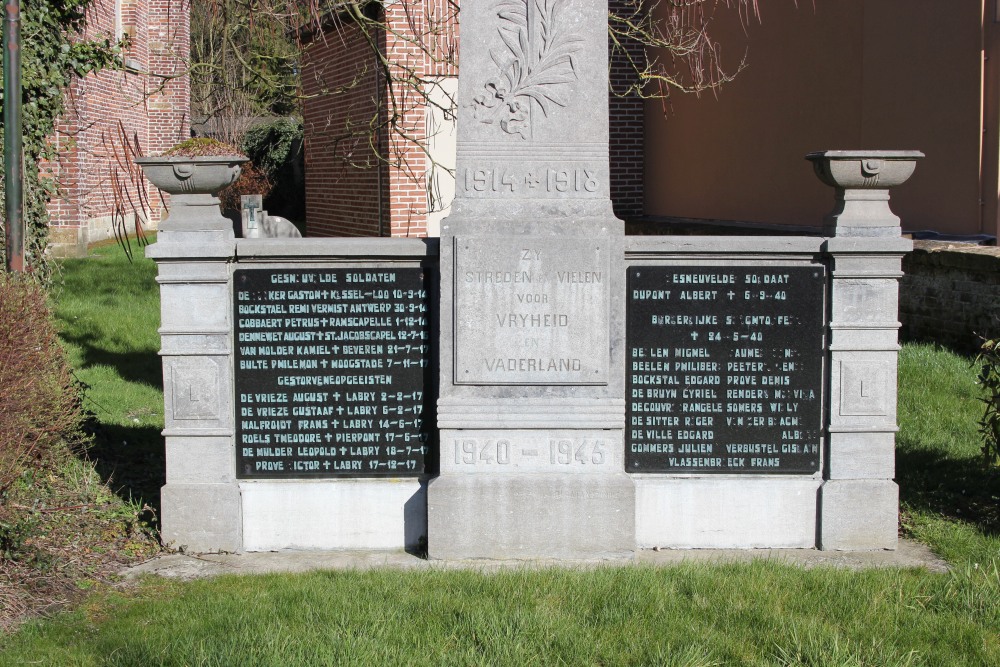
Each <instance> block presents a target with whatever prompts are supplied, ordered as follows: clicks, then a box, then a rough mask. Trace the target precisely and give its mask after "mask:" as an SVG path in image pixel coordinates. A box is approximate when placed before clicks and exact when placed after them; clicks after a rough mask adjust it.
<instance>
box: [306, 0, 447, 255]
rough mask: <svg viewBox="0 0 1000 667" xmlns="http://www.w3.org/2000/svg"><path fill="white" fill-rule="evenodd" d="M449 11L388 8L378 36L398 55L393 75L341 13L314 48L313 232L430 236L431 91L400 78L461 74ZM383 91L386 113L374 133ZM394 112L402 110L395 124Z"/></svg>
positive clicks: (436, 6) (426, 5) (310, 127)
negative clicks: (454, 63) (427, 143)
mask: <svg viewBox="0 0 1000 667" xmlns="http://www.w3.org/2000/svg"><path fill="white" fill-rule="evenodd" d="M451 11H452V8H451V5H449V4H448V3H447V2H446V0H427V1H426V2H424V1H422V0H418V1H417V2H408V3H406V4H404V3H393V4H391V5H389V6H388V7H387V8H386V9H385V12H386V13H385V16H384V20H385V23H386V25H387V27H388V28H389V29H388V30H387V31H385V33H383V34H381V35H380V39H381V42H380V44H381V49H382V50H383V52H384V53H385V54H386V55H387V59H388V60H389V62H391V69H390V72H389V75H388V77H386V76H385V74H384V73H378V74H376V72H375V67H376V65H377V62H376V58H375V56H374V54H373V53H372V50H371V46H370V45H369V44H368V42H367V41H366V39H365V38H364V35H363V33H362V32H361V29H360V28H358V27H357V26H355V25H350V24H345V23H342V22H338V23H337V24H335V25H332V26H330V27H328V28H327V29H326V31H325V33H324V36H325V39H324V38H321V37H316V38H315V39H314V40H313V41H312V43H311V44H310V45H309V47H308V48H307V50H306V56H305V59H304V64H303V69H302V74H303V92H304V93H305V96H306V102H305V105H304V110H303V115H304V117H305V134H306V156H305V158H306V231H307V233H308V235H309V236H375V235H378V234H379V233H380V230H381V233H383V234H386V235H391V236H417V237H420V236H426V234H427V185H426V173H425V172H426V168H427V159H426V155H425V154H424V150H423V148H422V145H423V143H424V140H425V136H426V132H425V130H426V128H425V124H426V119H425V115H424V114H425V109H424V103H423V102H424V99H423V95H421V94H419V93H417V92H416V91H414V90H413V88H412V87H410V86H407V85H402V84H399V83H394V81H396V80H409V79H411V78H414V77H415V78H417V79H423V78H425V77H430V76H449V75H450V76H454V75H455V72H454V71H452V68H451V67H450V66H449V65H448V64H447V62H446V61H447V60H448V59H449V57H450V56H452V55H453V54H454V53H455V52H456V51H457V33H458V28H457V26H456V25H454V24H450V25H447V24H443V21H442V20H441V19H440V17H441V16H447V15H449V12H451ZM428 53H433V54H434V55H433V56H429V55H428ZM387 78H388V81H387ZM376 98H379V100H380V102H381V115H380V116H378V118H377V120H376V121H375V122H374V125H376V126H377V127H378V131H377V132H376V133H372V132H371V131H370V129H369V128H370V127H371V125H372V122H373V119H374V118H375V117H376V110H377V109H378V108H379V107H378V103H377V102H376ZM387 118H393V119H394V122H393V123H392V126H391V127H389V126H388V125H387V124H386V119H387ZM380 191H381V201H382V207H381V209H380V208H379V196H378V195H379V192H380ZM380 215H381V226H380V225H379V219H380Z"/></svg>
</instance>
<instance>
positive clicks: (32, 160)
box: [0, 0, 124, 280]
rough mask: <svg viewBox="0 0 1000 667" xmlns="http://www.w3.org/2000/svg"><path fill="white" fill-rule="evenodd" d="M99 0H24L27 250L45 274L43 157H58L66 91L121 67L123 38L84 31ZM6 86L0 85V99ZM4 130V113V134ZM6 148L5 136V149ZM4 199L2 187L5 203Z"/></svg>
mask: <svg viewBox="0 0 1000 667" xmlns="http://www.w3.org/2000/svg"><path fill="white" fill-rule="evenodd" d="M94 1H95V0H21V85H22V93H21V104H22V112H21V114H22V123H23V127H22V134H23V136H24V196H23V201H24V226H25V230H24V232H25V245H26V248H25V251H26V260H27V264H28V266H29V267H31V271H32V272H33V273H34V274H35V275H36V277H38V278H39V279H41V280H45V279H47V277H48V275H49V267H48V264H47V261H46V258H45V254H44V253H45V247H46V245H47V243H48V213H47V210H46V206H47V204H48V202H49V199H50V198H51V196H52V195H53V194H54V188H55V184H54V183H53V182H52V180H51V179H47V178H43V177H42V175H41V174H40V172H39V162H40V161H42V160H52V159H54V158H55V155H56V151H57V149H58V147H57V146H55V145H54V144H53V143H52V141H51V139H50V138H51V137H52V135H53V132H54V130H55V126H56V123H57V122H58V119H59V116H60V114H61V113H62V112H63V109H64V106H63V94H64V92H65V90H66V88H67V87H68V86H69V84H70V83H71V81H72V80H73V79H74V78H75V77H83V76H86V75H87V74H89V73H91V72H96V71H98V70H101V69H105V68H119V67H121V64H120V60H119V53H120V51H121V48H122V47H123V46H124V44H123V43H120V42H115V41H113V40H112V39H110V37H99V38H96V39H84V38H83V37H82V35H83V29H84V26H85V24H86V13H87V8H88V6H90V5H91V4H92V3H93V2H94ZM5 92H6V91H4V90H3V89H2V88H0V99H3V97H4V95H5ZM5 131H6V128H5V127H3V120H2V119H0V135H2V133H3V132H5ZM2 151H3V148H2V142H0V155H2ZM0 186H2V179H0ZM2 201H3V190H2V187H0V204H2ZM0 211H2V208H0ZM4 227H5V225H4ZM0 231H3V230H2V229H0Z"/></svg>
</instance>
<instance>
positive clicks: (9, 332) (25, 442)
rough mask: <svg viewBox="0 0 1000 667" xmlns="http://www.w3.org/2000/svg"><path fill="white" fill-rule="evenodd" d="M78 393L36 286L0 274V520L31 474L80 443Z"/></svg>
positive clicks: (80, 412) (21, 279)
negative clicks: (15, 488) (12, 492)
mask: <svg viewBox="0 0 1000 667" xmlns="http://www.w3.org/2000/svg"><path fill="white" fill-rule="evenodd" d="M82 422H83V413H82V411H81V408H80V392H79V389H78V387H77V386H76V384H75V382H74V380H73V375H72V373H71V371H70V367H69V365H68V364H67V362H66V357H65V354H64V352H63V349H62V347H61V345H60V344H59V339H58V337H57V336H56V329H55V326H54V324H53V322H52V318H51V315H50V313H49V309H48V305H47V304H46V300H45V292H44V291H43V290H42V289H41V287H39V286H38V285H37V284H35V283H32V282H30V281H29V280H26V279H24V278H21V277H19V276H14V275H10V274H0V520H2V519H3V518H4V517H3V514H4V503H3V499H4V496H5V495H6V493H7V491H8V490H9V489H10V487H11V485H13V484H14V483H15V482H16V481H17V480H18V479H19V478H20V477H21V476H22V475H24V474H25V473H26V472H27V471H28V470H29V469H30V468H38V467H43V468H44V467H46V466H50V465H51V464H52V463H53V462H54V461H55V460H56V458H57V457H58V455H59V454H64V453H65V452H66V451H67V449H72V448H74V447H76V446H79V445H80V443H81V437H82V436H81V429H80V427H81V425H82Z"/></svg>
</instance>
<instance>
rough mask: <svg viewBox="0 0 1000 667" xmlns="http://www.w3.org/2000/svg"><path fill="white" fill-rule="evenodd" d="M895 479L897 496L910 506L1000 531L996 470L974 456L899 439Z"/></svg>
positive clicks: (999, 488)
mask: <svg viewBox="0 0 1000 667" xmlns="http://www.w3.org/2000/svg"><path fill="white" fill-rule="evenodd" d="M899 444H900V446H899V447H898V448H897V450H896V479H897V480H898V482H899V493H900V499H901V500H903V501H905V502H906V503H908V504H909V505H911V506H912V507H914V508H918V509H922V510H926V511H928V512H934V513H937V514H940V515H942V516H945V517H948V518H950V519H958V520H961V521H969V522H972V523H974V524H976V525H977V526H978V527H979V529H980V530H981V531H982V532H983V533H984V534H987V535H1000V473H998V471H996V470H992V471H991V470H987V468H986V466H985V465H984V464H983V462H982V461H981V460H980V459H978V458H964V459H956V458H953V457H949V456H947V455H946V454H945V453H944V452H941V451H935V450H929V449H924V448H921V447H920V446H919V445H915V444H914V443H911V442H906V441H903V442H900V443H899Z"/></svg>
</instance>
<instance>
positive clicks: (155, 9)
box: [45, 0, 190, 255]
mask: <svg viewBox="0 0 1000 667" xmlns="http://www.w3.org/2000/svg"><path fill="white" fill-rule="evenodd" d="M189 9H190V4H189V1H188V0H96V2H95V3H94V5H92V6H91V8H90V9H89V14H88V17H87V28H86V31H87V35H88V36H96V35H114V36H115V37H121V36H123V35H128V36H129V38H130V41H131V46H130V47H129V49H128V50H127V52H125V53H123V55H122V61H123V65H124V68H123V69H122V70H120V71H104V72H100V73H98V74H92V75H89V76H87V77H85V78H83V79H78V80H77V81H75V82H74V83H73V84H72V85H71V86H70V88H69V90H67V91H66V113H65V114H64V116H63V118H62V120H61V122H60V123H59V124H58V126H57V130H56V135H55V137H53V141H54V142H55V143H56V145H57V147H58V149H59V158H58V160H57V161H55V162H53V163H51V164H48V165H45V166H46V167H47V172H48V174H49V175H51V176H52V177H53V178H54V179H55V181H56V184H57V186H58V194H57V195H56V196H55V197H54V198H53V200H52V202H51V204H50V206H49V214H50V218H51V220H50V233H51V244H52V249H53V252H54V253H56V254H60V255H80V254H83V253H85V252H86V248H87V244H88V243H91V242H94V241H99V240H102V239H106V238H110V237H112V236H113V234H114V231H113V228H112V226H113V225H114V224H115V222H116V220H117V222H118V223H119V224H120V223H122V222H123V223H124V224H125V225H126V226H127V227H128V228H129V229H132V228H134V222H135V215H136V213H137V212H138V214H139V215H140V216H142V217H146V219H147V225H146V227H147V228H155V227H156V224H157V223H158V222H159V215H160V210H161V203H160V199H159V194H158V190H157V189H156V188H154V187H153V186H152V185H149V184H148V183H147V182H146V181H145V180H144V179H143V178H142V175H141V172H140V171H139V170H138V169H137V168H136V167H135V165H134V164H133V163H132V161H131V157H132V151H135V150H139V151H141V153H142V154H144V155H154V154H156V153H159V152H161V151H164V150H166V149H167V148H169V147H170V146H172V145H174V144H175V143H177V142H178V141H181V140H183V139H186V138H187V137H188V136H190V129H189V113H190V87H189V82H188V77H187V75H186V73H185V72H186V70H187V61H188V52H189V48H190V31H189ZM146 204H148V206H144V205H146ZM144 208H145V210H143V209H144Z"/></svg>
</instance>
